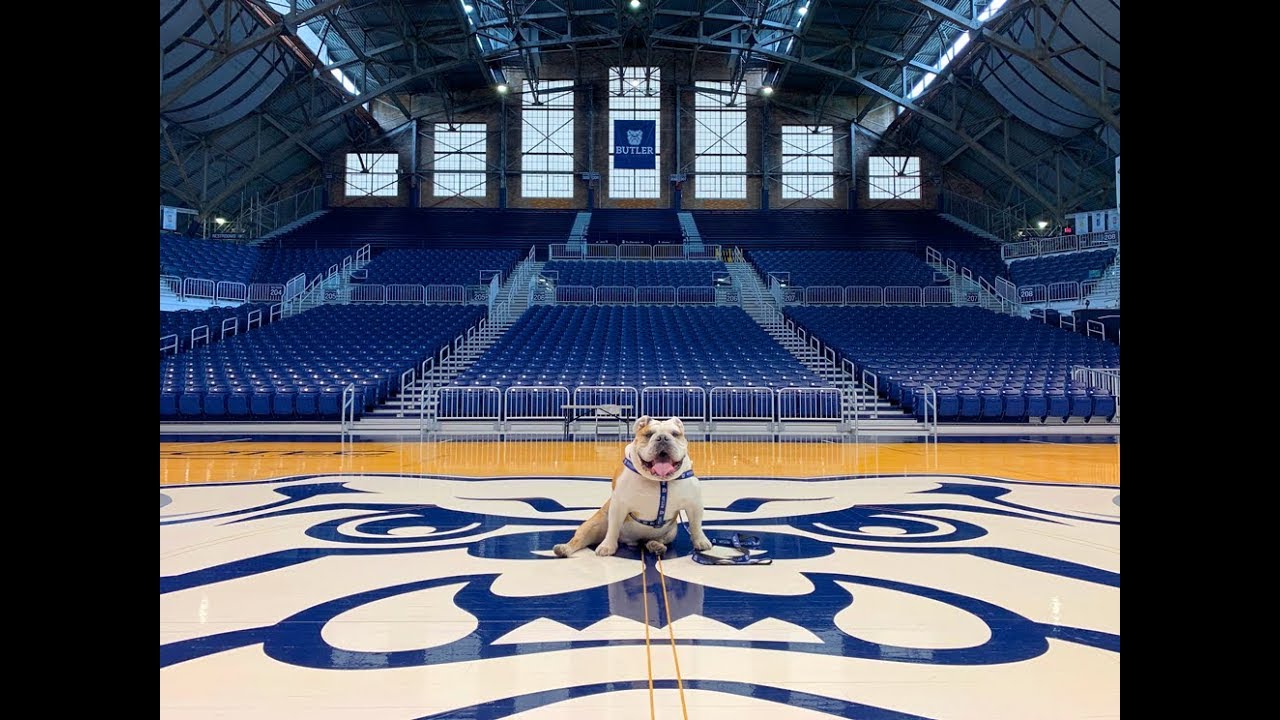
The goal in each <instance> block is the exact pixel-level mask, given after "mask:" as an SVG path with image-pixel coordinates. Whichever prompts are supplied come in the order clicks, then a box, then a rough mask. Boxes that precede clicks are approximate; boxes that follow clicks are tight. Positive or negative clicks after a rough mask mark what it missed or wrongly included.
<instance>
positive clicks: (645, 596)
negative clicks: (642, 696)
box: [640, 546, 684, 720]
mask: <svg viewBox="0 0 1280 720" xmlns="http://www.w3.org/2000/svg"><path fill="white" fill-rule="evenodd" d="M662 590H663V593H664V594H665V593H666V590H667V585H666V583H663V585H662ZM640 599H641V600H642V601H643V602H644V662H645V664H646V665H647V666H648V670H649V720H655V718H656V717H657V715H656V714H655V712H654V709H653V655H652V653H650V652H649V571H648V568H646V567H645V562H644V546H641V547H640ZM667 614H668V616H670V612H668V613H667ZM668 624H670V623H668ZM680 698H681V700H682V701H683V699H684V695H683V694H682V695H681V696H680Z"/></svg>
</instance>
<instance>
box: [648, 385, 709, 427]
mask: <svg viewBox="0 0 1280 720" xmlns="http://www.w3.org/2000/svg"><path fill="white" fill-rule="evenodd" d="M636 414H637V415H651V416H653V417H662V418H670V417H678V418H680V419H682V420H705V419H706V418H707V391H706V390H705V389H704V388H700V387H695V386H692V385H675V386H664V387H655V386H650V387H646V388H642V389H641V390H640V411H639V412H638V413H636Z"/></svg>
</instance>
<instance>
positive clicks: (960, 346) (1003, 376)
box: [786, 307, 1120, 422]
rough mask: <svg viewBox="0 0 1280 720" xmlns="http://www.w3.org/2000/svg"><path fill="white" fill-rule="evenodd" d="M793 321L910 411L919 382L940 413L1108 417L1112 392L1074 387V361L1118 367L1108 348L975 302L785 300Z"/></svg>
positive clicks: (974, 417)
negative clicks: (932, 393)
mask: <svg viewBox="0 0 1280 720" xmlns="http://www.w3.org/2000/svg"><path fill="white" fill-rule="evenodd" d="M786 314H787V315H788V316H790V317H791V318H792V319H794V320H795V322H796V324H797V325H799V326H801V327H803V328H804V329H805V330H806V331H808V332H810V333H812V334H814V335H815V336H816V337H818V338H819V339H821V340H822V341H823V342H825V343H827V344H828V345H831V346H832V347H834V348H836V350H837V351H838V352H840V353H841V354H842V355H844V356H845V357H847V358H848V359H850V360H851V361H852V362H853V363H855V365H856V366H857V368H858V369H859V370H860V371H861V370H864V369H865V370H869V371H870V372H872V373H874V374H875V375H876V376H877V377H878V385H879V391H880V394H881V395H882V396H884V397H887V398H888V399H889V400H890V401H892V402H895V403H899V404H901V406H902V407H903V409H905V410H907V411H910V412H913V413H914V414H915V415H916V416H917V417H920V416H922V415H923V412H924V410H923V402H922V397H923V396H924V390H923V386H926V385H928V386H932V387H934V388H935V389H936V392H937V407H938V417H939V419H941V420H960V421H969V422H976V421H980V420H989V421H994V420H1003V421H1005V422H1022V421H1026V420H1027V419H1028V418H1031V419H1042V418H1055V419H1058V420H1066V419H1068V418H1083V419H1090V418H1097V419H1110V418H1111V417H1112V416H1114V415H1115V413H1116V400H1115V398H1114V397H1112V396H1111V395H1109V394H1107V393H1106V392H1103V391H1100V390H1091V389H1089V388H1085V387H1078V386H1076V384H1075V383H1073V382H1072V379H1071V370H1072V367H1073V366H1083V367H1089V368H1118V367H1120V350H1119V348H1118V347H1117V346H1115V345H1112V344H1110V343H1104V342H1102V341H1100V340H1096V339H1093V338H1086V337H1083V336H1081V335H1076V334H1072V333H1068V332H1064V331H1062V330H1059V329H1057V328H1055V327H1052V326H1049V325H1045V324H1043V323H1040V322H1033V321H1029V320H1024V319H1022V318H1014V317H1009V316H1006V315H999V314H996V313H992V312H988V311H985V310H981V309H978V308H950V307H949V308H900V307H896V308H879V307H839V308H817V307H789V308H787V309H786Z"/></svg>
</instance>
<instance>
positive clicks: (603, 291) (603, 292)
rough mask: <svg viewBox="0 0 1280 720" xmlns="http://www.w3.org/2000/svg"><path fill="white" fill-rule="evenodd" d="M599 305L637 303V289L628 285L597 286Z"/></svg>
mask: <svg viewBox="0 0 1280 720" xmlns="http://www.w3.org/2000/svg"><path fill="white" fill-rule="evenodd" d="M595 296H596V300H595V302H596V304H597V305H635V304H636V289H635V288H634V287H630V286H626V285H604V286H601V287H598V288H596V293H595Z"/></svg>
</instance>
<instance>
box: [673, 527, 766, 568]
mask: <svg viewBox="0 0 1280 720" xmlns="http://www.w3.org/2000/svg"><path fill="white" fill-rule="evenodd" d="M711 544H712V545H715V546H718V547H727V548H733V549H734V550H736V551H737V552H738V554H737V555H736V556H734V557H721V556H718V555H707V554H706V551H704V550H694V551H693V555H692V557H693V561H694V562H696V563H700V564H702V565H772V564H773V560H772V559H770V558H759V557H755V556H753V555H752V554H751V549H752V548H758V547H760V538H758V537H756V536H755V535H743V534H741V533H734V534H733V535H732V536H730V537H728V538H716V539H714V540H712V541H711Z"/></svg>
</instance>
